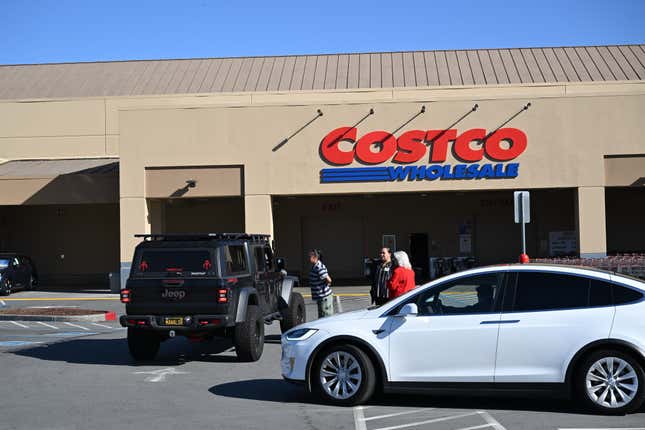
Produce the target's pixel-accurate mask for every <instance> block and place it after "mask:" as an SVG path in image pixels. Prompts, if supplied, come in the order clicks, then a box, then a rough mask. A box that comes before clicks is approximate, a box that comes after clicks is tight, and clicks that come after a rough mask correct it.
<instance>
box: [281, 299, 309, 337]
mask: <svg viewBox="0 0 645 430" xmlns="http://www.w3.org/2000/svg"><path fill="white" fill-rule="evenodd" d="M289 303H290V304H289V306H288V307H287V308H286V309H284V311H283V312H282V321H280V330H281V331H282V333H286V332H287V331H289V330H291V329H292V328H294V327H295V326H297V325H300V324H302V323H304V322H305V321H306V320H307V309H306V308H305V299H303V298H302V294H300V293H295V292H293V293H291V298H290V300H289Z"/></svg>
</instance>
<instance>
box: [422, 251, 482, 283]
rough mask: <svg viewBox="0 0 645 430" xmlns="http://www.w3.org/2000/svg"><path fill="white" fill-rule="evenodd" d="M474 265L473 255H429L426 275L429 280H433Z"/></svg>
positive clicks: (475, 261) (475, 264)
mask: <svg viewBox="0 0 645 430" xmlns="http://www.w3.org/2000/svg"><path fill="white" fill-rule="evenodd" d="M475 266H477V260H475V257H430V261H429V264H428V272H429V273H428V275H429V276H430V280H433V279H437V278H441V277H442V276H446V275H450V274H451V273H456V272H461V271H462V270H466V269H471V268H473V267H475Z"/></svg>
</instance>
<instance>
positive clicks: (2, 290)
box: [0, 278, 13, 296]
mask: <svg viewBox="0 0 645 430" xmlns="http://www.w3.org/2000/svg"><path fill="white" fill-rule="evenodd" d="M12 288H13V287H12V285H11V280H9V279H7V278H5V279H3V280H2V282H1V283H0V296H8V295H9V294H11V290H12Z"/></svg>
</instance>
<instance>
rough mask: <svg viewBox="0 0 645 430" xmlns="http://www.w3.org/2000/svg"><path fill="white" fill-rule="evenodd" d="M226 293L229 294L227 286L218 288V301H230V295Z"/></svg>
mask: <svg viewBox="0 0 645 430" xmlns="http://www.w3.org/2000/svg"><path fill="white" fill-rule="evenodd" d="M226 294H227V290H226V288H221V289H219V290H217V303H226V302H228V297H226Z"/></svg>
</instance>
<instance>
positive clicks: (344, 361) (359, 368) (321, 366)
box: [311, 344, 376, 406]
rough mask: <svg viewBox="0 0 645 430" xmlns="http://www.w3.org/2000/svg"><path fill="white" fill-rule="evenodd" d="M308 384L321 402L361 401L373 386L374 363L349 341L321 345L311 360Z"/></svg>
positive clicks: (372, 389)
mask: <svg viewBox="0 0 645 430" xmlns="http://www.w3.org/2000/svg"><path fill="white" fill-rule="evenodd" d="M334 366H335V367H336V369H334ZM340 370H342V371H343V372H342V373H340ZM339 373H340V374H339ZM339 376H340V378H341V379H340V380H339ZM334 379H336V382H335V383H334ZM343 382H344V384H343ZM352 385H354V386H355V388H352ZM311 386H312V388H313V392H314V393H315V394H316V395H317V396H318V397H319V398H320V399H321V400H322V401H323V402H324V403H331V404H334V405H339V406H353V405H359V404H363V403H365V402H366V401H367V400H368V399H369V398H370V397H371V396H372V394H374V390H375V388H376V371H375V370H374V363H372V360H370V358H369V357H368V356H367V354H365V352H363V350H361V349H360V348H358V347H356V346H354V345H351V344H338V345H334V346H331V347H329V348H325V350H323V351H322V352H321V353H320V354H318V355H317V357H316V360H315V361H314V365H313V367H312V370H311ZM335 393H336V394H335Z"/></svg>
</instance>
